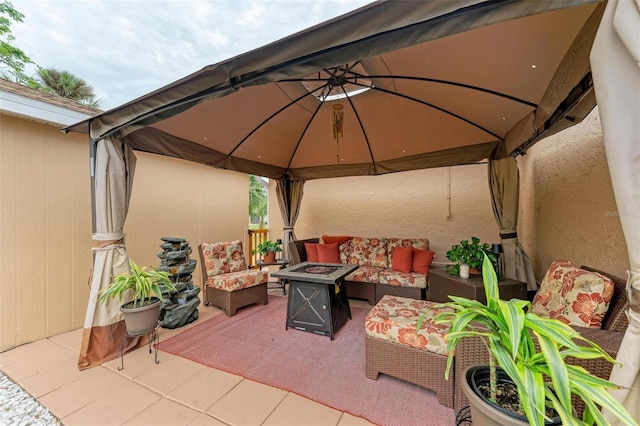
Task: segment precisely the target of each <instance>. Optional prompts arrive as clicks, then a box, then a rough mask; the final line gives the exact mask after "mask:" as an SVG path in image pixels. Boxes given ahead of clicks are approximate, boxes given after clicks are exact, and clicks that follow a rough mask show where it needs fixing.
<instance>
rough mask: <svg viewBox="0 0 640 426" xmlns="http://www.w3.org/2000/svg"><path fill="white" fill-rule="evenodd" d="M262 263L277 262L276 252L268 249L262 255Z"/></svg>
mask: <svg viewBox="0 0 640 426" xmlns="http://www.w3.org/2000/svg"><path fill="white" fill-rule="evenodd" d="M262 263H276V252H275V251H268V252H266V253H265V255H264V256H263V257H262Z"/></svg>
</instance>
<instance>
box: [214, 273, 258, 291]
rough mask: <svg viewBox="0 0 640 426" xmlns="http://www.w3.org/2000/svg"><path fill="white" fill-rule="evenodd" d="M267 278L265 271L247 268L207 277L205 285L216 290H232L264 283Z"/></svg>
mask: <svg viewBox="0 0 640 426" xmlns="http://www.w3.org/2000/svg"><path fill="white" fill-rule="evenodd" d="M268 279H269V273H268V272H267V271H261V270H258V269H247V270H246V271H237V272H229V273H228V274H220V275H214V276H212V277H209V279H207V285H208V286H210V287H213V288H217V289H218V290H226V291H234V290H240V289H243V288H247V287H253V286H254V285H258V284H264V283H266V282H267V280H268Z"/></svg>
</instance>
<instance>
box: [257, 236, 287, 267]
mask: <svg viewBox="0 0 640 426" xmlns="http://www.w3.org/2000/svg"><path fill="white" fill-rule="evenodd" d="M280 244H282V242H281V241H280V240H276V241H270V240H265V241H263V242H261V243H260V244H258V246H257V247H256V248H255V250H253V253H252V254H256V253H259V254H260V256H262V262H263V263H275V261H276V253H277V252H281V251H282V247H280Z"/></svg>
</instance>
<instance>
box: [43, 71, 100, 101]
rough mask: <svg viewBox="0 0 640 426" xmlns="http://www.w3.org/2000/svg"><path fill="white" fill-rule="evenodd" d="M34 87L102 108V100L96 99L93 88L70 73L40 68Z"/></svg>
mask: <svg viewBox="0 0 640 426" xmlns="http://www.w3.org/2000/svg"><path fill="white" fill-rule="evenodd" d="M33 86H34V87H35V88H36V89H39V90H42V91H43V92H47V93H51V94H54V95H58V96H62V97H64V98H67V99H71V100H74V101H76V102H80V103H82V104H85V105H88V106H90V107H94V108H100V103H101V100H100V99H98V98H96V94H95V92H94V91H93V87H91V86H90V85H89V84H88V83H87V82H86V81H84V80H83V79H81V78H80V77H77V76H75V75H73V74H72V73H70V72H69V71H61V70H57V69H55V68H43V67H38V77H37V79H36V81H35V82H34V84H33Z"/></svg>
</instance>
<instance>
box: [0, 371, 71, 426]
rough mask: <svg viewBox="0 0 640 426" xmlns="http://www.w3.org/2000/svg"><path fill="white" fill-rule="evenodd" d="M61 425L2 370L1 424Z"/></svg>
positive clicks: (0, 374)
mask: <svg viewBox="0 0 640 426" xmlns="http://www.w3.org/2000/svg"><path fill="white" fill-rule="evenodd" d="M5 425H7V426H9V425H11V426H30V425H34V426H40V425H42V426H45V425H46V426H49V425H56V426H57V425H61V423H60V421H59V420H58V419H57V418H56V417H55V416H54V415H53V414H51V413H50V412H49V409H48V408H46V407H44V406H43V405H41V404H40V403H39V402H38V401H36V400H35V398H33V397H32V396H31V395H30V394H29V393H28V392H27V391H25V390H24V389H22V388H21V387H20V386H19V385H17V384H16V383H14V382H13V381H12V380H11V379H10V378H8V377H7V376H6V375H4V374H3V373H2V372H1V371H0V426H5Z"/></svg>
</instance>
